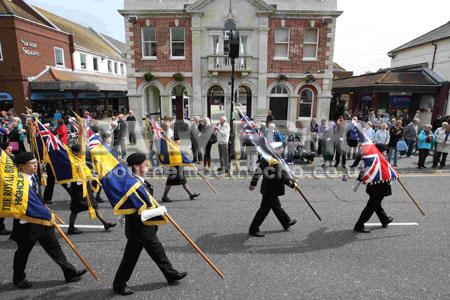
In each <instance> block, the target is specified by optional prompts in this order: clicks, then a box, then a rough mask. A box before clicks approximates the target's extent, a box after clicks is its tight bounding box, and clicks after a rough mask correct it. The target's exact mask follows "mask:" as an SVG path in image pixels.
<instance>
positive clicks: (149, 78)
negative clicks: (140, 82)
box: [144, 72, 155, 82]
mask: <svg viewBox="0 0 450 300" xmlns="http://www.w3.org/2000/svg"><path fill="white" fill-rule="evenodd" d="M153 79H155V75H153V74H152V73H151V72H148V73H145V74H144V80H145V81H147V82H150V81H152V80H153Z"/></svg>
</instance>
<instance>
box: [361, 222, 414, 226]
mask: <svg viewBox="0 0 450 300" xmlns="http://www.w3.org/2000/svg"><path fill="white" fill-rule="evenodd" d="M365 225H366V226H381V223H366V224H365ZM418 225H419V223H416V222H410V223H389V225H388V226H418Z"/></svg>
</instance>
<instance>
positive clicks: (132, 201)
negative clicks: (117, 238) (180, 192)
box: [86, 129, 167, 225]
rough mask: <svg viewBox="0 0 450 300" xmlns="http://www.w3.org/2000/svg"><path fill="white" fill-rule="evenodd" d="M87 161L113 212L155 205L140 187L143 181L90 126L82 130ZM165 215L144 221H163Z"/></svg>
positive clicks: (142, 209) (118, 212)
mask: <svg viewBox="0 0 450 300" xmlns="http://www.w3.org/2000/svg"><path fill="white" fill-rule="evenodd" d="M86 133H87V138H88V139H87V140H88V144H89V148H90V154H91V161H92V166H93V168H94V170H95V171H96V173H97V176H98V179H99V180H100V183H101V184H102V186H103V190H104V191H105V193H106V196H107V197H108V200H109V202H110V203H111V206H112V207H113V212H114V213H115V214H117V215H129V214H133V213H135V212H137V213H138V214H141V213H142V212H143V211H144V210H146V209H153V208H156V207H157V202H156V200H155V199H154V198H153V197H152V196H151V195H150V193H149V192H147V190H146V189H145V187H144V184H143V182H142V181H141V180H140V179H138V178H137V177H136V176H134V175H133V173H132V172H131V171H130V170H129V169H128V167H127V166H126V165H125V163H123V161H122V160H120V159H119V158H118V157H117V156H115V155H114V154H113V153H112V152H111V150H110V149H109V147H108V146H107V145H104V144H103V143H102V142H101V140H100V138H99V136H98V135H97V134H95V133H94V132H93V131H92V130H91V129H87V130H86ZM166 223H167V219H166V217H162V218H159V219H157V220H153V219H152V220H149V221H146V222H144V224H146V225H161V224H166Z"/></svg>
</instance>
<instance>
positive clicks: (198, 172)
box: [192, 165, 219, 195]
mask: <svg viewBox="0 0 450 300" xmlns="http://www.w3.org/2000/svg"><path fill="white" fill-rule="evenodd" d="M192 167H193V168H194V169H195V171H197V174H198V176H200V177H201V178H202V179H203V181H204V182H205V183H206V184H207V185H208V186H209V188H210V189H211V190H212V191H213V192H214V193H216V195H218V194H219V192H217V190H216V189H215V188H214V187H213V186H212V184H211V183H209V181H208V180H207V179H206V177H205V176H204V175H203V174H202V173H200V171H199V170H198V169H197V167H196V166H195V165H192Z"/></svg>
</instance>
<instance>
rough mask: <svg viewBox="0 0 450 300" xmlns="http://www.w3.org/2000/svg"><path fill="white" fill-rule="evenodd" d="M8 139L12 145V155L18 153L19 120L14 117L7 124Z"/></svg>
mask: <svg viewBox="0 0 450 300" xmlns="http://www.w3.org/2000/svg"><path fill="white" fill-rule="evenodd" d="M8 140H9V144H10V145H11V147H12V153H13V154H14V155H17V154H19V153H20V152H21V151H20V146H19V140H20V131H19V122H18V121H17V120H16V119H14V121H13V122H12V123H11V124H10V125H9V134H8Z"/></svg>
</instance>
